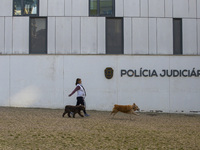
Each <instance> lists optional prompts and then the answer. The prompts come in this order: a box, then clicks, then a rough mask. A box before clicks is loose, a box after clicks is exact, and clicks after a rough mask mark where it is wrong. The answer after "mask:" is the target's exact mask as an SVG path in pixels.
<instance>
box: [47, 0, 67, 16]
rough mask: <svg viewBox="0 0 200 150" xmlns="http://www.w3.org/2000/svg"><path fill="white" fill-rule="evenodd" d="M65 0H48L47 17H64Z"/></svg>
mask: <svg viewBox="0 0 200 150" xmlns="http://www.w3.org/2000/svg"><path fill="white" fill-rule="evenodd" d="M64 8H65V0H58V1H55V0H48V16H64V14H65V11H64Z"/></svg>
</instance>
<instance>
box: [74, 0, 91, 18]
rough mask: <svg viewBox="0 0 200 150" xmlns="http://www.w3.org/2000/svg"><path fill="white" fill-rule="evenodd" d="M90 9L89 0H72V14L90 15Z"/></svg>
mask: <svg viewBox="0 0 200 150" xmlns="http://www.w3.org/2000/svg"><path fill="white" fill-rule="evenodd" d="M88 10H89V1H88V0H72V16H88V15H89V12H88Z"/></svg>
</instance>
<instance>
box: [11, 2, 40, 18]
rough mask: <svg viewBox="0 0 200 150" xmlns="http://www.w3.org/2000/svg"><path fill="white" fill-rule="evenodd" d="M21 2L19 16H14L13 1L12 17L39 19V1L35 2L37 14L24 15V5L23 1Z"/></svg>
mask: <svg viewBox="0 0 200 150" xmlns="http://www.w3.org/2000/svg"><path fill="white" fill-rule="evenodd" d="M20 1H21V6H22V8H21V15H15V13H14V0H13V12H12V13H13V16H14V17H24V16H30V17H39V4H40V0H37V14H24V8H25V4H24V0H20Z"/></svg>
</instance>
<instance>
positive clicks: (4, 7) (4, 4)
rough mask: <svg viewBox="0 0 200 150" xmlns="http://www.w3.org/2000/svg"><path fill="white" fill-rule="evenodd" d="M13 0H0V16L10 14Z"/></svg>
mask: <svg viewBox="0 0 200 150" xmlns="http://www.w3.org/2000/svg"><path fill="white" fill-rule="evenodd" d="M12 8H13V0H1V5H0V16H12V14H13V12H12V10H13V9H12Z"/></svg>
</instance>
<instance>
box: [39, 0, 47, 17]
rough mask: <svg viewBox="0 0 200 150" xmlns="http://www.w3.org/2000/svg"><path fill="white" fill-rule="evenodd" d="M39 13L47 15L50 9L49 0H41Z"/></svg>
mask: <svg viewBox="0 0 200 150" xmlns="http://www.w3.org/2000/svg"><path fill="white" fill-rule="evenodd" d="M39 7H40V8H39V13H40V16H47V10H48V2H47V0H40V1H39Z"/></svg>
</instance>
